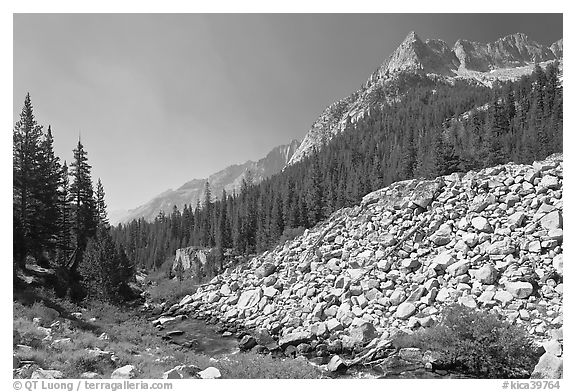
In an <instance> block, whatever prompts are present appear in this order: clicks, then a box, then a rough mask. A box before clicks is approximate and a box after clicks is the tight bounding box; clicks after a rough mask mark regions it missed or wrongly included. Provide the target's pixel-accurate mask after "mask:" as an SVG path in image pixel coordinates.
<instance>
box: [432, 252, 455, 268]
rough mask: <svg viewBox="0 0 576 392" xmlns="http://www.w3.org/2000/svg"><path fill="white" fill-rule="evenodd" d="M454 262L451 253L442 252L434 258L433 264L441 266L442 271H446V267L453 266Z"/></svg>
mask: <svg viewBox="0 0 576 392" xmlns="http://www.w3.org/2000/svg"><path fill="white" fill-rule="evenodd" d="M455 262H456V259H455V258H454V256H452V253H451V252H442V253H440V254H439V255H438V256H436V257H435V258H434V263H436V264H438V265H439V266H441V267H442V269H446V268H447V267H448V266H450V265H452V264H454V263H455Z"/></svg>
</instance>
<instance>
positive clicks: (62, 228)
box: [56, 161, 72, 265]
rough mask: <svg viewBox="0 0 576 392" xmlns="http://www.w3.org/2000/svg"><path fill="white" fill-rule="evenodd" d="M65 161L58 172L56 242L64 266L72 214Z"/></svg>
mask: <svg viewBox="0 0 576 392" xmlns="http://www.w3.org/2000/svg"><path fill="white" fill-rule="evenodd" d="M68 175H69V173H68V165H67V164H66V161H64V164H63V165H62V168H61V170H60V188H59V193H58V240H57V244H56V246H57V249H58V252H59V255H58V257H57V258H58V259H59V264H62V265H64V263H65V261H66V260H67V258H68V252H69V251H70V250H71V246H72V243H71V242H72V213H71V209H70V182H69V179H68Z"/></svg>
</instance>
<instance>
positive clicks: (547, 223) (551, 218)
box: [540, 211, 562, 230]
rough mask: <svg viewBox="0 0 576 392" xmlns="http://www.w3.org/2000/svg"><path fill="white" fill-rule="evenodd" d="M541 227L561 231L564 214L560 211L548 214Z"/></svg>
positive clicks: (541, 220) (541, 221)
mask: <svg viewBox="0 0 576 392" xmlns="http://www.w3.org/2000/svg"><path fill="white" fill-rule="evenodd" d="M540 226H542V227H543V228H545V229H548V230H552V229H561V228H562V214H561V213H560V211H552V212H549V213H547V214H546V215H544V216H543V217H542V219H540Z"/></svg>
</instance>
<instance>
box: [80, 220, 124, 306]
mask: <svg viewBox="0 0 576 392" xmlns="http://www.w3.org/2000/svg"><path fill="white" fill-rule="evenodd" d="M78 272H80V275H81V276H82V279H83V285H84V286H85V288H86V291H87V294H88V297H91V298H96V299H102V300H107V301H110V302H119V301H120V300H121V299H122V298H125V297H127V296H128V295H129V293H130V290H129V289H128V288H127V284H128V282H129V280H130V279H131V278H132V276H133V273H134V268H133V266H132V264H131V263H130V261H129V260H128V258H127V257H126V253H125V252H124V248H123V247H121V246H120V247H117V246H116V245H115V244H114V241H113V240H112V237H111V235H110V231H109V229H108V228H107V227H105V225H100V226H99V227H98V229H97V231H96V235H95V236H93V237H91V238H89V239H88V242H87V245H86V249H85V251H84V257H83V262H82V264H81V265H80V266H79V268H78Z"/></svg>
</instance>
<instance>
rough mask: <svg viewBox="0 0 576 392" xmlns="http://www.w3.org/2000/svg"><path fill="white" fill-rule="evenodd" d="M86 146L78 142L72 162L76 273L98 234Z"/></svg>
mask: <svg viewBox="0 0 576 392" xmlns="http://www.w3.org/2000/svg"><path fill="white" fill-rule="evenodd" d="M86 155H87V154H86V151H84V146H83V145H82V143H81V142H80V140H78V146H77V147H76V149H74V161H73V162H72V165H71V166H72V173H71V176H72V184H71V185H70V194H71V200H72V215H73V217H74V224H73V229H72V232H73V235H74V241H75V246H76V252H77V253H76V258H75V260H74V263H73V264H72V266H71V270H72V271H73V272H74V271H76V269H77V268H78V264H79V263H80V262H81V261H82V254H83V252H84V249H85V248H86V245H87V243H88V239H89V238H90V237H92V236H94V235H95V234H96V227H97V221H96V216H97V209H96V203H95V200H94V191H93V188H92V180H91V178H90V169H91V166H90V165H89V164H88V158H87V157H86Z"/></svg>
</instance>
